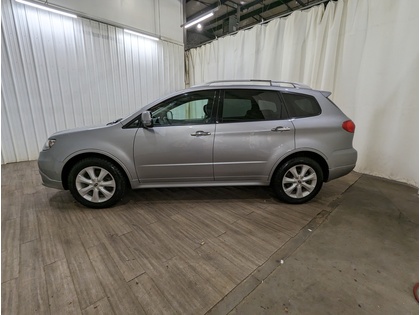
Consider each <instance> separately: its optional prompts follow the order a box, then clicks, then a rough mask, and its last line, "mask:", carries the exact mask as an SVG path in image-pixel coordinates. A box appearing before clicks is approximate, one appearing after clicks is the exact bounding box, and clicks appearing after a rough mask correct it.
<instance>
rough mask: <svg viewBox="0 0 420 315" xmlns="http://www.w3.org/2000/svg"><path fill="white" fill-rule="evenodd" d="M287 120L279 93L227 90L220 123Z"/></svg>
mask: <svg viewBox="0 0 420 315" xmlns="http://www.w3.org/2000/svg"><path fill="white" fill-rule="evenodd" d="M285 118H286V112H285V110H284V107H283V106H282V102H281V98H280V96H279V93H278V92H276V91H266V90H245V89H233V90H225V91H224V98H223V103H222V110H221V114H219V121H220V122H222V123H232V122H244V121H256V120H280V119H285Z"/></svg>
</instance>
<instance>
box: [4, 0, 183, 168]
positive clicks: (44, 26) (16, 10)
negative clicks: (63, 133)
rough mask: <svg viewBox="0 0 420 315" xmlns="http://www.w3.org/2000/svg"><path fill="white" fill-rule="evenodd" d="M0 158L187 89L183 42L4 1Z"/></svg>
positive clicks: (24, 155)
mask: <svg viewBox="0 0 420 315" xmlns="http://www.w3.org/2000/svg"><path fill="white" fill-rule="evenodd" d="M1 18H2V19H1V30H2V34H1V162H2V164H3V163H10V162H19V161H28V160H35V159H37V158H38V154H39V151H40V150H41V148H42V146H43V144H44V142H45V141H46V139H47V137H48V136H49V135H51V134H52V133H54V132H56V131H58V130H63V129H69V128H74V127H80V126H88V125H96V124H104V123H107V122H109V121H112V120H115V119H117V118H119V117H125V116H127V115H128V114H130V113H132V112H134V111H136V110H137V109H139V108H140V107H142V106H144V105H146V104H147V103H149V102H151V101H153V100H155V99H156V98H158V97H160V96H162V95H164V94H167V93H169V92H173V91H175V90H179V89H182V88H183V87H184V47H183V46H182V45H177V44H173V43H170V42H166V41H159V42H156V41H153V40H150V39H145V38H143V37H138V36H135V35H130V34H127V33H124V31H123V30H122V29H121V28H116V27H113V26H110V25H107V24H103V23H99V22H95V21H91V20H87V19H81V18H78V19H72V18H70V17H64V16H61V15H58V14H55V13H49V12H47V11H43V10H38V9H35V8H33V7H28V6H25V5H23V4H20V3H17V2H15V1H11V0H3V1H1Z"/></svg>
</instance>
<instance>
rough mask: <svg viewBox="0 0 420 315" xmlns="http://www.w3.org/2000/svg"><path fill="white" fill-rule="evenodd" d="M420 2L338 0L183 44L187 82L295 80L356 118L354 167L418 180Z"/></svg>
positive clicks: (384, 175)
mask: <svg viewBox="0 0 420 315" xmlns="http://www.w3.org/2000/svg"><path fill="white" fill-rule="evenodd" d="M418 23H419V3H418V1H417V0H403V1H395V0H338V1H336V2H335V1H334V2H329V3H328V5H327V6H326V7H325V6H324V5H319V6H316V7H313V8H311V9H309V10H306V11H301V12H294V13H293V14H291V15H290V16H288V17H286V18H279V19H275V20H273V21H270V22H269V23H267V24H263V25H258V26H255V27H253V28H252V29H250V30H245V31H240V32H238V33H237V34H235V35H232V36H227V37H223V38H220V39H218V40H215V41H213V42H211V43H209V44H206V45H204V46H201V47H199V48H196V49H191V50H189V51H187V52H186V77H187V82H189V84H190V85H195V84H200V83H203V82H207V81H212V80H223V79H250V78H253V79H272V80H283V81H296V82H302V83H305V84H308V85H310V86H311V87H312V88H315V89H322V90H329V91H331V92H332V93H333V94H332V96H331V99H332V100H333V101H334V102H335V103H336V104H337V105H338V106H339V107H340V108H341V109H342V110H343V111H344V112H345V113H346V114H347V115H348V116H349V117H350V118H351V119H353V120H354V121H355V123H356V134H355V140H354V146H355V148H356V149H357V150H358V152H359V157H358V162H357V166H356V171H359V172H362V173H366V174H372V175H377V176H381V177H385V178H389V179H394V180H398V181H402V182H405V183H409V184H412V185H415V186H417V187H418V184H419V178H418V177H419V167H418V165H419V123H418V120H419V75H418V57H419V34H418V31H419V25H418Z"/></svg>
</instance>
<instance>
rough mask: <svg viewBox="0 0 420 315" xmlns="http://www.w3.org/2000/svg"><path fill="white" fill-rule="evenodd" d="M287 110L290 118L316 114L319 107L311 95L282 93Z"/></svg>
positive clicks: (319, 109)
mask: <svg viewBox="0 0 420 315" xmlns="http://www.w3.org/2000/svg"><path fill="white" fill-rule="evenodd" d="M282 95H283V98H284V101H285V103H286V108H287V111H288V112H289V115H290V117H292V118H302V117H310V116H317V115H319V114H321V107H319V104H318V102H317V101H316V99H315V98H314V97H313V96H310V95H305V94H289V93H282Z"/></svg>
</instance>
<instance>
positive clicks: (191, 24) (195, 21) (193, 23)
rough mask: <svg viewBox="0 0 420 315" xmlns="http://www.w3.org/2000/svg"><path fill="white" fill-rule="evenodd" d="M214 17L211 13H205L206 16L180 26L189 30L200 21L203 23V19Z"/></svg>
mask: <svg viewBox="0 0 420 315" xmlns="http://www.w3.org/2000/svg"><path fill="white" fill-rule="evenodd" d="M213 15H214V13H213V11H212V12H210V13H207V14H206V15H203V16H201V17H199V18H197V19H195V20H192V21H191V22H188V23H187V24H184V25H181V26H184V27H185V28H189V27H191V26H193V25H195V24H197V23H200V22H201V21H204V20H205V19H208V18H209V17H212V16H213Z"/></svg>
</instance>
